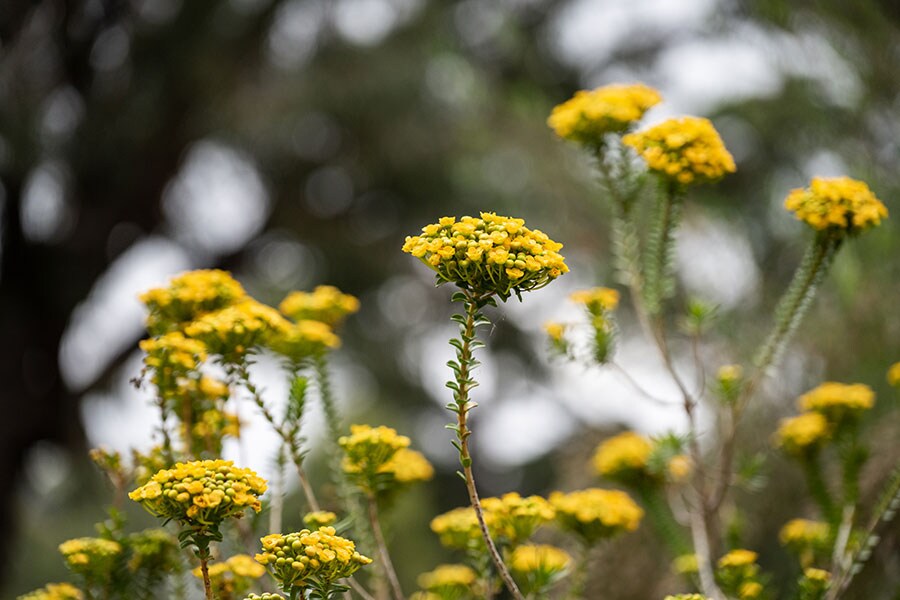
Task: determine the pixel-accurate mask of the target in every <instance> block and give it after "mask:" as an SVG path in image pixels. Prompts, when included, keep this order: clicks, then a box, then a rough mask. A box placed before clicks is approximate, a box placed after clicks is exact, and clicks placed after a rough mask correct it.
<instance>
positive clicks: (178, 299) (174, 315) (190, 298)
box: [140, 270, 247, 335]
mask: <svg viewBox="0 0 900 600" xmlns="http://www.w3.org/2000/svg"><path fill="white" fill-rule="evenodd" d="M246 295H247V293H246V292H245V291H244V288H242V287H241V284H240V283H238V282H237V281H235V280H234V279H233V278H232V277H231V274H230V273H228V272H226V271H218V270H199V271H190V272H187V273H184V274H182V275H179V276H178V277H175V278H173V279H172V280H171V281H170V282H169V285H168V287H164V288H155V289H152V290H150V291H148V292H145V293H144V294H141V296H140V300H141V302H143V303H144V304H145V305H146V306H147V309H148V310H149V311H150V314H149V316H148V317H147V329H148V330H149V331H150V332H151V333H152V334H154V335H159V334H162V333H166V332H170V331H175V330H177V329H181V328H182V327H183V325H184V324H185V323H187V322H189V321H192V320H194V319H196V318H197V317H199V316H200V315H202V314H204V313H207V312H211V311H214V310H219V309H221V308H225V307H226V306H229V305H231V304H233V303H235V302H239V301H241V300H242V299H244V298H245V297H246Z"/></svg>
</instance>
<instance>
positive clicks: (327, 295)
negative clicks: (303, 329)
mask: <svg viewBox="0 0 900 600" xmlns="http://www.w3.org/2000/svg"><path fill="white" fill-rule="evenodd" d="M278 310H280V311H281V312H282V313H283V314H285V315H287V316H288V317H290V318H291V319H293V320H295V321H319V322H321V323H325V324H326V325H328V326H329V327H337V326H338V325H340V324H341V323H342V322H343V321H344V319H345V318H347V316H348V315H352V314H353V313H355V312H357V311H358V310H359V300H358V299H357V298H356V297H355V296H351V295H350V294H344V293H342V292H341V291H340V290H339V289H337V288H336V287H334V286H332V285H320V286H317V287H316V289H315V290H313V291H312V292H291V293H290V294H288V295H287V297H285V299H284V300H282V301H281V304H280V305H279V306H278Z"/></svg>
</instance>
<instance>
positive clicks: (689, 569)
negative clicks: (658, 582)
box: [672, 554, 700, 575]
mask: <svg viewBox="0 0 900 600" xmlns="http://www.w3.org/2000/svg"><path fill="white" fill-rule="evenodd" d="M672 570H673V571H674V572H676V573H678V574H679V575H693V574H694V573H697V572H698V571H699V570H700V563H699V559H698V558H697V555H696V554H682V555H681V556H676V557H675V560H673V561H672Z"/></svg>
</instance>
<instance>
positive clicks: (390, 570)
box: [367, 493, 403, 600]
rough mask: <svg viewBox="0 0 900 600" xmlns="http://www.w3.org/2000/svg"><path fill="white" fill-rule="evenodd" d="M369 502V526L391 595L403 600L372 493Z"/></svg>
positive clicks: (376, 503)
mask: <svg viewBox="0 0 900 600" xmlns="http://www.w3.org/2000/svg"><path fill="white" fill-rule="evenodd" d="M367 500H368V504H369V524H370V525H371V526H372V533H373V534H374V535H375V545H376V546H377V547H378V554H379V556H380V557H381V564H382V566H383V568H384V574H385V576H387V580H388V583H390V585H391V594H392V595H393V596H394V600H403V590H402V589H401V587H400V580H399V579H398V577H397V571H395V570H394V563H393V562H391V555H390V553H389V552H388V548H387V543H385V541H384V533H383V532H382V531H381V522H380V520H379V518H378V501H377V500H376V499H375V495H374V494H372V493H369V494H368V496H367Z"/></svg>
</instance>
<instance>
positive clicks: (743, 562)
mask: <svg viewBox="0 0 900 600" xmlns="http://www.w3.org/2000/svg"><path fill="white" fill-rule="evenodd" d="M757 556H758V555H757V554H756V552H753V551H752V550H744V549H738V550H732V551H731V552H729V553H728V554H726V555H725V556H723V557H722V558H720V559H719V563H718V567H719V568H720V569H733V568H739V567H747V566H750V565H753V564H754V563H755V562H756V558H757Z"/></svg>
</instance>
